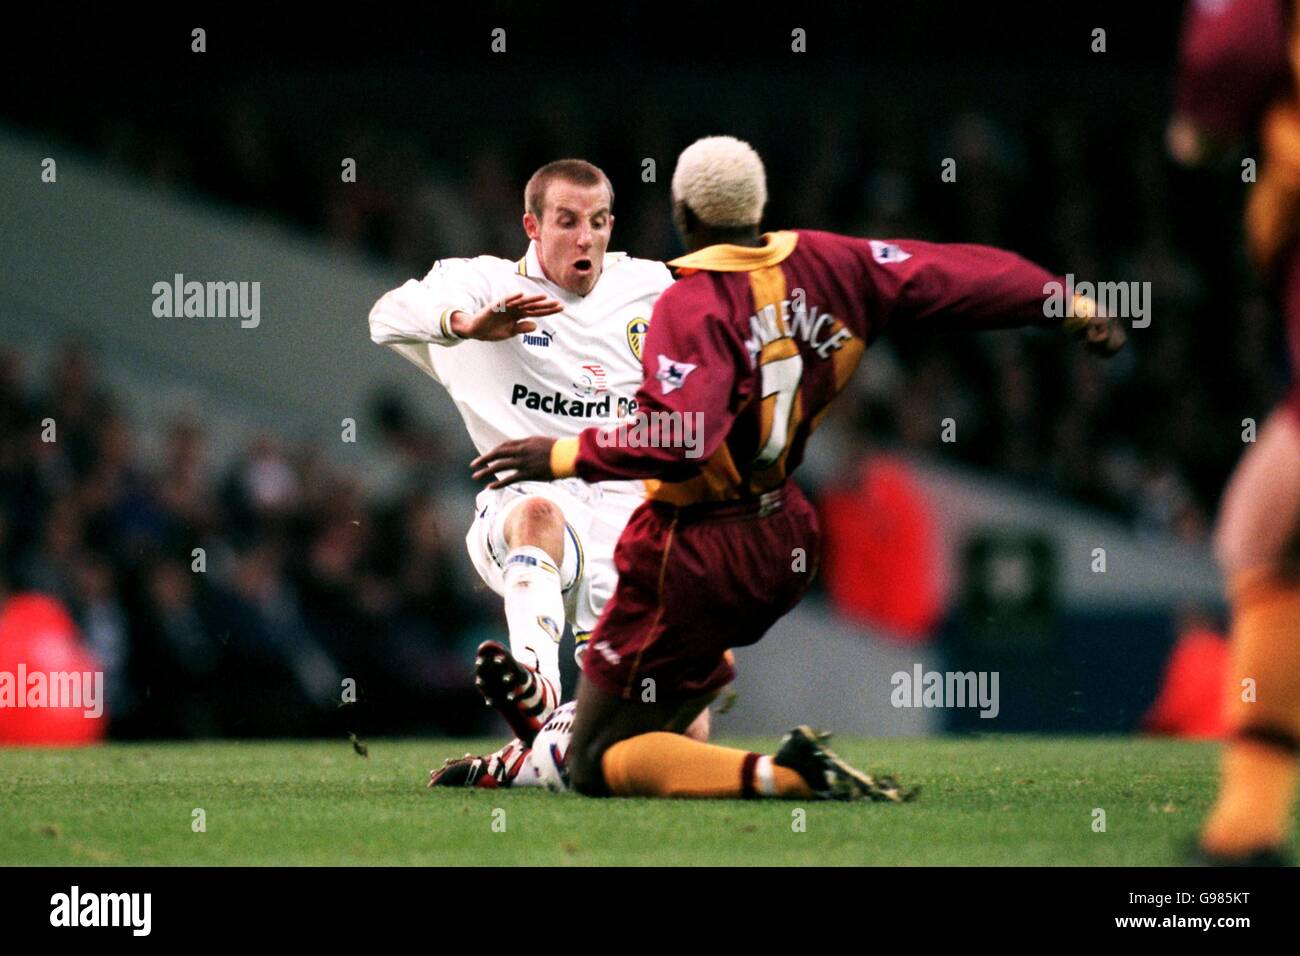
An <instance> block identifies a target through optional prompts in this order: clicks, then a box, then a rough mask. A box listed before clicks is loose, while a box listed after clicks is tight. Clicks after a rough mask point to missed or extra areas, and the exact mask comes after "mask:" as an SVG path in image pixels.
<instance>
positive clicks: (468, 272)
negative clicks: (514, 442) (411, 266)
mask: <svg viewBox="0 0 1300 956" xmlns="http://www.w3.org/2000/svg"><path fill="white" fill-rule="evenodd" d="M672 281H673V280H672V275H671V274H670V273H669V271H668V268H667V267H666V266H665V265H664V264H663V263H661V262H656V261H654V260H650V259H634V258H632V257H630V256H628V255H626V254H624V253H621V252H611V253H607V254H606V255H605V261H604V268H603V270H602V271H601V274H600V278H599V279H598V280H597V282H596V285H595V287H594V288H592V290H591V292H590V293H588V294H587V295H585V296H580V295H576V294H574V293H572V292H567V291H565V290H564V289H562V288H560V287H559V286H558V285H556V284H555V283H553V282H551V281H550V280H549V279H547V278H546V276H545V275H544V274H543V272H542V267H541V263H540V261H539V260H538V256H537V244H536V243H529V246H528V252H527V253H526V254H525V255H524V257H523V258H522V259H519V260H517V261H514V262H511V261H510V260H508V259H499V258H497V257H496V256H478V257H476V258H474V259H442V260H440V261H438V262H435V263H434V265H433V268H432V269H431V270H429V274H428V275H427V276H425V277H424V279H423V280H421V281H416V280H415V279H410V280H408V281H407V282H406V283H405V284H404V285H402V286H400V287H399V288H396V289H394V290H393V291H391V292H389V293H387V294H386V295H384V296H383V298H381V299H380V300H379V301H378V302H376V303H375V306H374V308H373V309H371V310H370V337H371V339H373V340H374V341H375V342H377V343H378V344H380V345H387V346H389V347H390V348H392V349H393V350H394V351H396V352H398V353H399V354H400V355H402V357H404V358H406V359H409V360H410V361H412V362H414V363H415V364H416V365H418V366H420V368H422V369H423V370H424V371H425V372H427V373H428V374H429V375H431V376H433V378H435V379H436V380H437V381H438V382H439V383H440V384H441V385H442V386H443V387H444V388H445V389H446V390H447V392H448V393H449V394H450V395H451V399H452V401H453V402H455V403H456V408H457V409H458V410H459V411H460V415H461V418H463V419H464V420H465V427H466V429H467V430H468V431H469V437H470V440H471V441H473V442H474V447H475V448H477V449H478V451H479V453H480V454H482V453H483V452H486V451H488V450H490V449H492V448H495V447H496V446H497V445H498V444H500V443H501V442H503V441H508V440H510V439H515V438H527V437H531V436H535V435H545V436H553V437H556V438H564V437H570V436H575V435H577V434H578V433H579V432H581V431H582V430H583V429H584V428H587V427H588V426H592V425H596V426H602V425H608V424H610V423H611V422H614V421H617V420H619V419H622V418H626V417H627V416H628V415H630V414H631V413H632V412H634V411H635V410H636V403H635V396H636V392H637V389H638V388H639V387H640V385H641V378H642V372H641V346H642V343H643V342H644V341H645V334H646V330H647V329H648V328H649V326H650V313H651V311H652V310H653V309H654V304H655V300H656V299H658V298H659V294H660V293H661V292H663V290H664V289H666V288H667V287H668V286H669V285H671V284H672ZM515 293H523V294H524V295H536V294H538V293H543V294H545V295H547V296H549V297H551V298H553V299H555V300H557V301H558V302H560V303H561V304H562V305H563V306H564V311H562V312H557V313H556V314H555V315H547V316H543V317H541V318H539V319H535V320H533V321H535V322H536V323H537V329H536V330H534V331H533V332H530V333H527V334H524V335H516V336H514V337H513V338H510V339H506V340H505V341H501V342H481V341H477V340H467V339H461V338H459V337H458V336H456V335H455V334H453V333H452V331H451V328H450V325H449V324H448V322H449V318H450V316H451V313H452V312H456V311H461V312H467V313H470V314H473V313H475V312H477V311H479V310H480V309H482V308H485V307H486V306H488V305H491V304H492V303H494V302H497V301H500V300H501V299H504V298H506V297H507V296H510V295H514V294H515ZM637 484H639V482H638V483H637Z"/></svg>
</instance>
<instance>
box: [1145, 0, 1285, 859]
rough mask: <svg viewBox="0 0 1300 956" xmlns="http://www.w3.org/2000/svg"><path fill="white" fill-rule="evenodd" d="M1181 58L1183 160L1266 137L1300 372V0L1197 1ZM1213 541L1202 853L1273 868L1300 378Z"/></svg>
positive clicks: (1252, 230) (1263, 225)
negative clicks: (1209, 789)
mask: <svg viewBox="0 0 1300 956" xmlns="http://www.w3.org/2000/svg"><path fill="white" fill-rule="evenodd" d="M1182 54H1183V56H1182V63H1181V73H1180V76H1179V83H1180V86H1179V97H1178V113H1177V114H1176V116H1175V117H1174V120H1173V122H1172V123H1171V125H1170V129H1169V137H1168V143H1169V147H1170V150H1171V152H1172V153H1173V155H1174V156H1175V158H1177V159H1179V160H1180V161H1184V162H1194V161H1200V160H1204V159H1206V158H1207V157H1208V156H1210V154H1211V153H1212V152H1213V151H1214V150H1215V149H1216V148H1217V147H1221V146H1222V145H1223V144H1224V143H1225V142H1230V141H1231V140H1232V139H1233V138H1234V137H1236V136H1239V135H1242V134H1246V133H1250V132H1254V131H1255V130H1256V129H1257V130H1258V134H1259V139H1260V143H1261V145H1262V147H1263V154H1262V156H1261V158H1260V161H1259V180H1258V183H1257V184H1256V185H1255V186H1254V187H1253V188H1252V189H1251V192H1250V194H1249V199H1248V201H1247V207H1246V240H1247V245H1248V247H1249V252H1250V254H1251V258H1252V260H1253V261H1254V263H1255V265H1256V267H1257V268H1258V269H1259V271H1260V273H1261V275H1262V276H1263V277H1264V278H1265V279H1266V280H1268V281H1269V282H1270V283H1271V284H1272V285H1273V287H1274V288H1275V289H1276V291H1277V295H1278V298H1279V302H1280V308H1281V311H1282V314H1283V316H1284V319H1285V322H1286V324H1287V333H1288V336H1289V339H1290V351H1291V355H1290V357H1291V363H1292V371H1293V374H1295V373H1300V0H1237V2H1236V3H1232V4H1222V3H1194V4H1192V5H1190V6H1189V8H1188V12H1187V20H1186V23H1185V30H1184V35H1183V47H1182ZM1215 543H1216V551H1217V554H1218V558H1219V563H1220V565H1221V566H1222V568H1223V572H1224V575H1225V577H1226V578H1227V580H1228V596H1229V601H1230V602H1231V607H1232V652H1231V658H1230V663H1229V666H1228V681H1227V683H1228V690H1227V693H1228V697H1227V701H1228V714H1227V721H1228V728H1229V734H1230V739H1229V742H1228V745H1227V747H1226V748H1225V751H1224V754H1223V761H1222V768H1221V777H1222V779H1221V783H1220V789H1219V798H1218V801H1217V802H1216V803H1215V805H1214V809H1213V810H1212V811H1211V813H1210V817H1209V820H1208V821H1207V822H1206V824H1205V828H1204V830H1203V832H1202V834H1201V843H1200V851H1199V852H1200V858H1201V859H1202V860H1203V861H1205V862H1208V863H1214V864H1224V865H1240V864H1276V863H1278V862H1280V861H1281V860H1282V859H1284V857H1285V853H1286V848H1287V845H1288V843H1289V841H1290V836H1291V827H1292V821H1293V817H1294V804H1295V786H1296V769H1297V760H1300V380H1294V381H1293V385H1292V390H1291V393H1290V395H1289V397H1288V398H1287V400H1286V401H1285V403H1284V404H1283V406H1282V407H1280V408H1278V409H1276V410H1275V411H1274V412H1273V413H1272V415H1271V416H1270V417H1269V418H1268V420H1267V421H1266V422H1265V423H1264V425H1263V427H1262V428H1261V429H1260V431H1259V435H1258V438H1257V440H1255V441H1254V442H1253V443H1252V444H1251V445H1250V446H1249V449H1248V451H1247V452H1246V454H1245V456H1244V457H1243V458H1242V461H1241V463H1240V464H1239V465H1238V467H1237V470H1236V471H1235V472H1234V473H1233V476H1232V480H1231V482H1230V483H1229V485H1228V489H1227V492H1226V493H1225V495H1224V498H1223V503H1222V506H1221V510H1220V515H1219V526H1218V529H1217V532H1216V542H1215Z"/></svg>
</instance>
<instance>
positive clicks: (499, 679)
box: [475, 496, 564, 744]
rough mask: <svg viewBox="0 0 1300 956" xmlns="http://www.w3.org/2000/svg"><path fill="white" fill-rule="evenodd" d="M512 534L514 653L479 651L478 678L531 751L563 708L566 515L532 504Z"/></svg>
mask: <svg viewBox="0 0 1300 956" xmlns="http://www.w3.org/2000/svg"><path fill="white" fill-rule="evenodd" d="M504 533H505V539H506V545H507V547H508V548H509V551H508V552H507V553H506V558H505V570H504V578H505V592H506V594H505V607H506V622H507V625H508V627H509V629H510V651H509V653H508V654H507V653H506V652H505V650H504V648H501V647H500V645H497V644H496V643H495V642H490V641H489V642H486V643H485V644H483V645H482V646H481V647H480V648H479V652H478V656H477V660H476V662H475V674H476V681H477V683H478V686H479V689H480V691H482V693H483V695H484V697H485V699H487V701H488V702H489V703H490V704H491V705H492V706H493V707H495V708H496V709H497V710H498V712H500V713H501V715H502V716H503V717H504V718H505V719H506V722H507V723H508V724H510V727H511V729H512V730H514V732H515V734H516V735H517V736H518V737H520V738H521V739H522V740H523V741H524V743H525V744H531V743H532V738H533V736H534V735H535V734H536V733H537V731H538V729H540V727H541V726H542V724H543V723H545V722H546V718H547V716H549V714H550V712H551V711H552V710H554V709H555V707H556V705H557V704H559V702H560V638H561V636H563V634H564V595H563V593H562V587H561V574H560V568H561V567H562V566H563V561H564V514H563V512H561V511H560V508H559V507H558V506H557V505H556V504H555V503H554V502H552V501H549V500H547V499H546V498H542V497H537V496H534V497H529V498H524V499H522V500H521V501H519V502H518V503H517V504H515V505H514V506H513V507H512V508H511V509H510V512H509V514H508V515H507V516H506V520H505V525H504Z"/></svg>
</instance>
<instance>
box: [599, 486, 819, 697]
mask: <svg viewBox="0 0 1300 956" xmlns="http://www.w3.org/2000/svg"><path fill="white" fill-rule="evenodd" d="M780 494H781V506H780V508H779V509H778V510H776V511H774V512H772V513H770V514H760V513H759V512H758V511H757V509H756V508H749V509H748V511H745V510H743V508H742V509H738V508H737V507H736V506H728V507H727V509H723V510H714V511H710V510H706V509H703V508H702V507H699V506H696V507H688V508H678V507H675V506H673V505H666V504H661V503H658V502H647V503H646V504H644V505H642V506H641V507H640V508H638V509H637V510H636V511H635V512H633V514H632V518H631V520H630V521H629V522H628V524H627V527H626V528H625V529H624V531H623V536H622V537H621V538H620V539H619V542H618V547H617V549H616V550H615V551H614V564H615V567H616V568H617V569H618V586H617V588H616V589H615V591H614V596H613V597H612V598H610V601H609V604H607V605H606V606H605V613H604V614H603V615H601V618H600V623H599V624H597V625H596V630H595V631H594V632H592V635H591V643H590V645H589V646H588V648H587V653H586V655H585V656H584V657H583V663H582V668H583V673H585V674H586V675H587V677H588V678H589V679H590V680H592V681H593V682H594V683H595V684H596V685H597V686H598V687H600V688H601V689H602V690H604V691H605V692H606V693H610V694H614V695H615V696H617V697H621V698H623V699H625V700H635V699H639V698H640V697H641V695H642V694H643V693H644V692H645V690H646V689H647V687H648V686H649V685H646V684H645V683H644V681H645V680H646V679H651V680H653V681H654V685H653V686H654V692H655V695H656V699H659V700H663V699H680V698H687V697H696V696H700V695H703V694H706V693H708V692H710V691H716V690H719V689H721V688H722V687H724V686H726V684H728V683H729V682H730V681H731V679H732V678H733V677H734V676H735V671H734V670H733V669H732V667H731V664H729V663H728V662H727V661H726V660H725V659H724V658H723V652H724V651H726V650H727V648H729V647H741V646H744V645H746V644H753V643H754V642H756V641H757V640H759V638H761V637H762V636H763V635H764V634H765V633H766V632H767V630H768V628H770V627H771V626H772V625H773V624H775V623H776V621H777V619H778V618H780V617H781V616H782V615H783V614H785V613H786V612H787V611H789V610H790V609H791V608H792V607H794V606H795V605H796V604H798V603H799V599H800V598H802V597H803V595H804V592H805V591H807V590H808V585H809V583H810V582H811V580H812V578H813V576H814V574H815V573H816V570H817V558H818V554H819V550H818V548H819V541H820V531H819V529H818V525H817V514H816V512H815V511H814V510H813V508H812V505H810V504H809V503H808V499H806V498H805V497H804V496H803V493H802V492H800V491H799V489H798V488H797V487H796V486H795V485H794V484H793V483H792V482H786V484H785V486H784V487H783V488H782V489H781V493H780ZM738 512H739V513H738Z"/></svg>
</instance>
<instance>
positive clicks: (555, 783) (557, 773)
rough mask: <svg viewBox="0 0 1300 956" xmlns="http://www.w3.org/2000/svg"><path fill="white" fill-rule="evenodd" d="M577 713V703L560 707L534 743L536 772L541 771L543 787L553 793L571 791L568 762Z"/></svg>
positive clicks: (540, 777)
mask: <svg viewBox="0 0 1300 956" xmlns="http://www.w3.org/2000/svg"><path fill="white" fill-rule="evenodd" d="M576 709H577V702H576V701H569V702H568V703H567V704H561V705H560V706H559V707H556V708H555V710H554V711H553V712H552V713H551V717H550V719H549V720H547V721H546V723H545V724H544V725H543V726H542V729H541V730H539V731H538V732H537V737H536V739H534V740H533V768H534V769H535V770H536V771H537V776H538V778H539V779H540V780H541V781H542V786H544V787H546V789H547V790H550V791H551V792H552V793H567V792H568V791H569V771H568V769H567V768H566V767H565V758H566V757H567V756H568V754H569V737H570V732H571V731H572V729H573V713H574V711H575V710H576Z"/></svg>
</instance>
